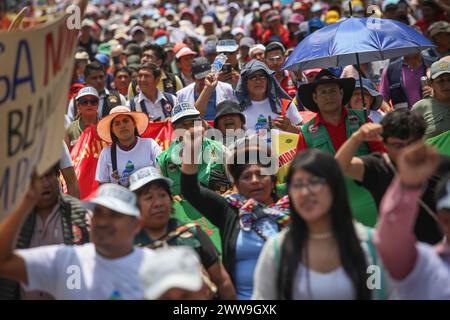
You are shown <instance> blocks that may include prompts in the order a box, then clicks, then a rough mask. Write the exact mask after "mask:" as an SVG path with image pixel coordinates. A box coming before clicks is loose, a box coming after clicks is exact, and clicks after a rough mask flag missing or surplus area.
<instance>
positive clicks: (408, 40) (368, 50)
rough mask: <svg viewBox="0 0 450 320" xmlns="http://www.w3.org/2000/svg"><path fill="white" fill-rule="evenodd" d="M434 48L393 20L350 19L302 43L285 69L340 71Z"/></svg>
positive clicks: (407, 27) (321, 31) (315, 34)
mask: <svg viewBox="0 0 450 320" xmlns="http://www.w3.org/2000/svg"><path fill="white" fill-rule="evenodd" d="M432 47H434V45H433V43H432V42H431V41H430V40H428V39H427V38H425V37H424V36H423V35H422V34H420V33H419V32H417V31H416V30H414V29H413V28H411V27H409V26H407V25H405V24H403V23H401V22H398V21H395V20H389V19H379V18H348V19H345V20H343V21H340V22H337V23H334V24H331V25H329V26H326V27H325V28H322V29H320V30H318V31H315V32H314V33H312V34H310V35H309V36H308V37H306V38H305V39H304V40H303V41H301V42H300V43H299V44H298V45H297V47H296V48H295V49H294V51H293V52H292V54H291V55H290V56H289V58H288V59H287V60H286V62H285V63H284V65H283V69H298V68H299V69H302V70H306V69H314V68H329V67H340V66H346V65H350V64H358V65H359V64H360V63H366V62H371V61H379V60H385V59H391V58H397V57H401V56H404V55H408V54H412V53H419V52H421V51H422V50H425V49H428V48H432Z"/></svg>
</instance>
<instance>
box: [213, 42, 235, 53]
mask: <svg viewBox="0 0 450 320" xmlns="http://www.w3.org/2000/svg"><path fill="white" fill-rule="evenodd" d="M237 49H239V46H238V44H237V43H236V40H234V39H226V40H219V41H218V42H217V46H216V50H217V52H235V51H236V50H237Z"/></svg>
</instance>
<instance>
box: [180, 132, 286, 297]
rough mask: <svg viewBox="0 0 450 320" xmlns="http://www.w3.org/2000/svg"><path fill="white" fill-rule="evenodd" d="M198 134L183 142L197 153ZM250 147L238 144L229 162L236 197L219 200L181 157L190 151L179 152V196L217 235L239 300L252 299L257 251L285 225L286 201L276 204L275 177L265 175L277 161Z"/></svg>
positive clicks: (260, 146) (262, 147) (187, 136)
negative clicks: (180, 194)
mask: <svg viewBox="0 0 450 320" xmlns="http://www.w3.org/2000/svg"><path fill="white" fill-rule="evenodd" d="M201 130H202V129H201V128H192V129H191V133H190V132H187V134H185V136H184V138H183V141H189V140H190V139H191V141H192V142H191V143H190V145H191V146H192V148H193V149H192V150H200V149H201V140H202V133H201ZM250 142H251V141H247V140H243V141H242V143H236V146H235V148H234V149H233V151H231V153H230V157H229V158H228V161H227V171H228V173H229V174H230V176H231V177H232V180H233V182H234V184H235V187H236V191H237V192H236V193H232V194H227V195H226V196H224V197H222V196H221V195H218V194H216V193H215V192H213V191H212V190H209V189H207V188H205V187H203V186H201V185H200V184H199V182H198V177H197V175H200V174H198V168H197V167H198V165H196V164H194V163H193V161H187V160H186V158H184V157H185V155H186V154H188V148H186V150H185V149H183V153H184V155H183V161H182V166H181V172H182V173H181V193H182V195H183V196H184V198H185V199H186V200H188V201H189V202H190V203H191V204H192V206H193V207H194V208H195V209H197V210H198V211H199V212H201V213H202V214H203V215H204V216H205V217H206V218H207V219H209V220H210V221H211V222H212V223H213V224H214V225H215V226H216V227H217V228H218V229H219V230H220V236H221V240H222V253H223V264H224V266H225V268H226V270H227V271H228V274H229V275H230V277H231V279H232V281H233V284H234V286H235V288H236V295H237V299H238V300H248V299H250V298H251V296H252V291H253V275H254V269H255V266H256V263H257V260H258V256H259V254H260V252H261V249H262V248H263V246H264V244H265V242H266V240H267V239H268V238H269V237H270V236H273V235H275V234H277V233H278V232H279V231H280V230H281V229H282V228H283V227H284V225H285V224H286V223H287V222H288V221H289V216H288V211H289V210H288V203H287V197H283V198H281V199H278V197H277V195H276V192H275V182H276V177H275V175H274V174H273V173H272V171H270V170H269V169H270V168H271V166H270V164H271V163H272V161H275V160H274V159H273V158H272V156H271V154H270V149H269V150H268V149H267V146H266V145H263V144H258V145H255V144H251V143H250ZM191 154H193V152H192V151H191ZM266 156H267V158H266ZM266 160H267V161H266ZM266 170H267V171H266ZM269 171H270V172H269Z"/></svg>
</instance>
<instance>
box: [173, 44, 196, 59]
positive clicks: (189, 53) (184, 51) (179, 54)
mask: <svg viewBox="0 0 450 320" xmlns="http://www.w3.org/2000/svg"><path fill="white" fill-rule="evenodd" d="M196 55H197V52H195V51H192V50H191V49H190V48H188V47H184V48H181V49H180V50H178V52H177V53H176V54H175V58H177V59H180V58H181V57H184V56H196Z"/></svg>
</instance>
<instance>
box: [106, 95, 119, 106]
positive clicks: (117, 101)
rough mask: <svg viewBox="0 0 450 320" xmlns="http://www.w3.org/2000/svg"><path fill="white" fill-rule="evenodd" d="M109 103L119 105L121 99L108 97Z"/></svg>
mask: <svg viewBox="0 0 450 320" xmlns="http://www.w3.org/2000/svg"><path fill="white" fill-rule="evenodd" d="M108 102H109V103H110V104H113V105H115V104H119V99H117V97H116V96H108Z"/></svg>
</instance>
